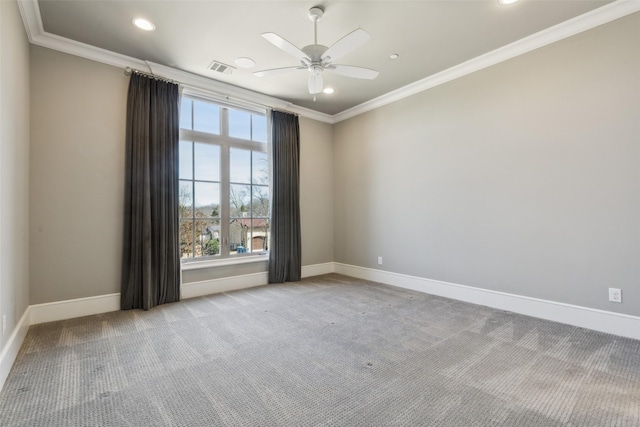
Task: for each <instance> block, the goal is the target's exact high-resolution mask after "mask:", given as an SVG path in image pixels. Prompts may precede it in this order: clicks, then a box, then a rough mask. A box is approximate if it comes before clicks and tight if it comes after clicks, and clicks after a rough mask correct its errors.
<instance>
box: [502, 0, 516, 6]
mask: <svg viewBox="0 0 640 427" xmlns="http://www.w3.org/2000/svg"><path fill="white" fill-rule="evenodd" d="M517 1H518V0H498V3H500V4H502V5H507V4H513V3H515V2H517Z"/></svg>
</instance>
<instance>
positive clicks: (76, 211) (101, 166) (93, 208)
mask: <svg viewBox="0 0 640 427" xmlns="http://www.w3.org/2000/svg"><path fill="white" fill-rule="evenodd" d="M31 66H32V73H31V125H32V126H31V159H30V160H31V188H30V194H29V196H30V203H31V217H30V229H31V239H30V263H31V298H30V301H31V304H38V303H44V302H50V301H59V300H66V299H73V298H81V297H88V296H94V295H104V294H110V293H114V292H119V291H120V290H119V283H120V265H121V241H122V213H123V203H124V196H123V189H124V137H125V130H124V129H125V112H126V102H127V85H128V80H129V79H128V78H127V77H126V76H125V75H124V73H123V71H122V70H121V69H118V68H115V67H110V66H106V65H103V64H99V63H97V62H93V61H89V60H86V59H81V58H78V57H75V56H71V55H66V54H63V53H60V52H56V51H52V50H49V49H44V48H41V47H37V46H31Z"/></svg>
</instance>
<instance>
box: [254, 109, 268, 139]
mask: <svg viewBox="0 0 640 427" xmlns="http://www.w3.org/2000/svg"><path fill="white" fill-rule="evenodd" d="M251 118H252V123H251V130H252V136H253V137H252V139H253V140H254V141H258V142H267V117H266V116H258V115H257V114H252V115H251Z"/></svg>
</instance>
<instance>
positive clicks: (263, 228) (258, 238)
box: [248, 218, 270, 252]
mask: <svg viewBox="0 0 640 427" xmlns="http://www.w3.org/2000/svg"><path fill="white" fill-rule="evenodd" d="M269 238H270V235H269V220H268V219H266V218H263V219H254V220H252V221H251V240H250V241H249V242H248V243H249V246H250V251H251V252H264V251H266V250H268V249H269Z"/></svg>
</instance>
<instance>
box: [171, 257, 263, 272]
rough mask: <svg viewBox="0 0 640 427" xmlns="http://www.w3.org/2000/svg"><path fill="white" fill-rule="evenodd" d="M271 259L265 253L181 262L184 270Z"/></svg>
mask: <svg viewBox="0 0 640 427" xmlns="http://www.w3.org/2000/svg"><path fill="white" fill-rule="evenodd" d="M266 261H269V254H263V255H249V256H242V257H237V258H225V259H208V260H206V261H191V262H185V263H183V264H180V268H181V270H182V271H185V270H199V269H201V268H212V267H222V266H226V265H238V264H250V263H254V262H266Z"/></svg>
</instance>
